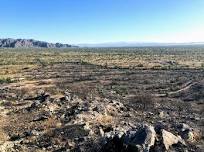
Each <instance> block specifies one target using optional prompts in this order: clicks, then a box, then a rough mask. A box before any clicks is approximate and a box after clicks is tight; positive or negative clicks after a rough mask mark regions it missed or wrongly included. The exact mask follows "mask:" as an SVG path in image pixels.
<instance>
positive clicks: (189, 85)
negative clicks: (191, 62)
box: [168, 82, 197, 95]
mask: <svg viewBox="0 0 204 152" xmlns="http://www.w3.org/2000/svg"><path fill="white" fill-rule="evenodd" d="M196 83H197V82H193V83H189V84H188V85H187V86H185V87H184V88H182V89H179V90H177V91H172V92H169V93H168V94H169V95H174V94H177V93H180V92H183V91H186V90H188V89H189V88H190V87H191V86H193V85H195V84H196Z"/></svg>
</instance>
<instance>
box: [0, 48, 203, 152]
mask: <svg viewBox="0 0 204 152" xmlns="http://www.w3.org/2000/svg"><path fill="white" fill-rule="evenodd" d="M203 109H204V48H179V47H178V48H157V47H155V48H100V49H99V48H98V49H97V48H95V49H88V48H84V49H77V48H76V49H61V50H60V49H58V50H54V49H0V110H1V111H0V115H1V117H0V151H9V150H10V151H17V150H18V151H67V150H68V149H69V150H71V151H128V150H129V149H127V147H124V145H123V146H122V147H120V144H121V143H117V142H116V143H117V144H115V141H114V140H113V141H112V140H111V139H110V136H111V137H112V136H113V137H114V136H115V135H116V134H122V133H125V134H128V133H127V131H128V130H132V129H133V128H135V129H136V130H139V129H138V126H141V125H143V124H147V125H150V126H154V128H155V130H156V128H158V126H159V128H162V129H165V130H167V131H169V132H171V133H173V134H174V135H176V136H177V135H180V136H181V137H182V139H183V140H184V141H185V142H186V144H185V146H183V145H177V146H171V148H170V149H169V151H185V150H188V151H202V150H203V133H204V131H203V128H204V126H203V124H204V121H203V114H204V113H203ZM184 124H185V125H187V126H188V127H187V128H188V129H187V130H188V131H189V132H187V131H186V132H185V130H184V129H185V127H183V128H182V127H181V126H182V125H184ZM181 130H183V131H181ZM157 136H158V138H159V137H160V135H159V133H158V135H157ZM125 139H126V138H125ZM104 140H105V141H104ZM158 140H159V139H158ZM128 142H129V140H128ZM160 144H161V143H160V142H159V141H157V142H156V144H155V145H154V146H152V147H151V149H150V151H164V149H162V150H161V149H158V147H157V146H158V145H160ZM164 145H165V144H164ZM107 147H111V148H107ZM159 147H162V146H159ZM137 148H138V147H137Z"/></svg>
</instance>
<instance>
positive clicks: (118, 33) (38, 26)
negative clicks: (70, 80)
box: [0, 0, 204, 44]
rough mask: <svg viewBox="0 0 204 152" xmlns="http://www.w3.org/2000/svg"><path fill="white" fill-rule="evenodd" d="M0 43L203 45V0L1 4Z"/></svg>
mask: <svg viewBox="0 0 204 152" xmlns="http://www.w3.org/2000/svg"><path fill="white" fill-rule="evenodd" d="M0 14H1V18H0V38H8V37H10V38H34V39H38V40H45V41H49V42H63V43H72V44H78V43H103V42H117V41H135V42H191V41H194V42H195V41H204V0H0Z"/></svg>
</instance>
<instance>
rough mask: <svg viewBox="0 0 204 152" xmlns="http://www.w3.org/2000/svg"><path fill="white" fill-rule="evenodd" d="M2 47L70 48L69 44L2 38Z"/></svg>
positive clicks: (0, 43) (0, 42)
mask: <svg viewBox="0 0 204 152" xmlns="http://www.w3.org/2000/svg"><path fill="white" fill-rule="evenodd" d="M0 47H5V48H69V47H72V46H71V45H69V44H61V43H48V42H44V41H37V40H33V39H10V38H8V39H0Z"/></svg>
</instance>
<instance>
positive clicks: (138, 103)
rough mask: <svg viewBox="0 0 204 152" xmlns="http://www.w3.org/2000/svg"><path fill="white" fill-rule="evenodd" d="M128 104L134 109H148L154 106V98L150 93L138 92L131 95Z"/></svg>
mask: <svg viewBox="0 0 204 152" xmlns="http://www.w3.org/2000/svg"><path fill="white" fill-rule="evenodd" d="M128 106H130V107H132V108H133V109H135V110H150V109H154V107H155V99H154V97H153V96H152V95H151V94H148V93H139V94H138V95H136V96H134V97H132V98H131V99H130V100H129V102H128Z"/></svg>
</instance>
